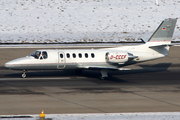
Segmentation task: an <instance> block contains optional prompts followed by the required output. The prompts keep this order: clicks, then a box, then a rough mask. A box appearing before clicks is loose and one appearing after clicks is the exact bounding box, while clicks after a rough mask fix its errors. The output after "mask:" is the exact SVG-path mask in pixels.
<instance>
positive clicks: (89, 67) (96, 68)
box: [77, 66, 130, 70]
mask: <svg viewBox="0 0 180 120" xmlns="http://www.w3.org/2000/svg"><path fill="white" fill-rule="evenodd" d="M77 68H79V69H89V70H103V69H104V70H130V69H129V68H112V67H102V66H99V67H98V66H79V67H77Z"/></svg>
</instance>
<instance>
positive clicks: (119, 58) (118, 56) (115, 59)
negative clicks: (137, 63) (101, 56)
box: [105, 52, 128, 63]
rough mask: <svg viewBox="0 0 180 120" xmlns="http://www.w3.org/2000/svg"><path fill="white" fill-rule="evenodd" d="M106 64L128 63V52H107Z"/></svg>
mask: <svg viewBox="0 0 180 120" xmlns="http://www.w3.org/2000/svg"><path fill="white" fill-rule="evenodd" d="M105 59H106V62H109V63H125V62H126V61H128V53H127V52H107V53H106V56H105Z"/></svg>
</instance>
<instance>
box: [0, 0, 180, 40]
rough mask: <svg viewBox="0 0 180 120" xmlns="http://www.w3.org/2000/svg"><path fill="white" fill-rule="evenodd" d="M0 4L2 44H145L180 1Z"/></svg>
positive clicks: (25, 0) (179, 32) (179, 31)
mask: <svg viewBox="0 0 180 120" xmlns="http://www.w3.org/2000/svg"><path fill="white" fill-rule="evenodd" d="M155 2H156V0H1V1H0V15H1V16H0V43H69V42H121V41H126V42H128V41H140V40H139V38H143V39H145V40H147V39H148V38H149V37H150V36H151V34H152V32H153V31H154V30H155V29H156V28H157V27H158V25H159V24H160V23H161V21H162V20H164V19H165V18H178V21H177V25H176V30H175V34H174V37H173V41H180V14H179V13H180V8H179V6H180V0H159V6H157V5H156V4H155Z"/></svg>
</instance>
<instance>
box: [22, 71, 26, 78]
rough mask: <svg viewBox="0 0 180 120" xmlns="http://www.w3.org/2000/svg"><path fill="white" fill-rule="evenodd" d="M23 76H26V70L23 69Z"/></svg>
mask: <svg viewBox="0 0 180 120" xmlns="http://www.w3.org/2000/svg"><path fill="white" fill-rule="evenodd" d="M22 78H26V71H25V70H23V73H22Z"/></svg>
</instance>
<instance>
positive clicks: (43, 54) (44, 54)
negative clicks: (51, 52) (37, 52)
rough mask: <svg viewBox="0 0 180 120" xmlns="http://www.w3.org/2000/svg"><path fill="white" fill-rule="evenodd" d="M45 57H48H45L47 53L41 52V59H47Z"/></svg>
mask: <svg viewBox="0 0 180 120" xmlns="http://www.w3.org/2000/svg"><path fill="white" fill-rule="evenodd" d="M47 57H48V56H47V52H46V51H43V52H42V58H43V59H47Z"/></svg>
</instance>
